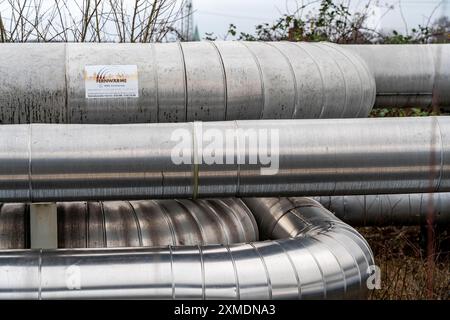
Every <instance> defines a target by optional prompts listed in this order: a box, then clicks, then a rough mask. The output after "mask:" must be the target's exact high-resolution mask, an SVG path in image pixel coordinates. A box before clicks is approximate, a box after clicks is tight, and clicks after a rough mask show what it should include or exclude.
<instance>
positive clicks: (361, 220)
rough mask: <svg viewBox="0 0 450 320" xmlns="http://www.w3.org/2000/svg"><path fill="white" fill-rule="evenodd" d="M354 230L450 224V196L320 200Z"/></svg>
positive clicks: (387, 195) (445, 194)
mask: <svg viewBox="0 0 450 320" xmlns="http://www.w3.org/2000/svg"><path fill="white" fill-rule="evenodd" d="M315 200H317V201H319V202H320V203H321V204H322V205H323V206H324V207H325V208H327V209H328V210H330V211H331V212H334V214H335V215H336V216H337V217H338V218H339V219H342V220H343V221H345V222H346V223H348V224H350V225H352V226H386V225H401V226H404V225H425V224H427V218H432V221H433V223H435V224H438V225H446V224H450V193H426V194H424V193H419V194H383V195H364V196H334V197H316V198H315Z"/></svg>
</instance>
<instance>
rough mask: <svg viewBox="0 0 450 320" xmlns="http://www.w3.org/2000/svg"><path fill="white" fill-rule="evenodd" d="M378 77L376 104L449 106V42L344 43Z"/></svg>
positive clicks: (381, 105)
mask: <svg viewBox="0 0 450 320" xmlns="http://www.w3.org/2000/svg"><path fill="white" fill-rule="evenodd" d="M343 47H344V48H345V49H347V50H349V51H352V52H353V53H356V54H358V55H360V56H361V58H362V59H363V60H364V61H365V62H366V64H367V65H368V66H369V68H370V70H371V71H372V72H373V75H374V77H375V81H376V88H377V97H376V102H375V106H376V107H428V106H431V105H432V104H433V105H435V106H440V107H449V106H450V93H449V92H450V90H449V86H450V82H449V81H450V58H449V57H450V45H448V44H433V45H429V44H417V45H413V44H409V45H395V44H394V45H345V46H343Z"/></svg>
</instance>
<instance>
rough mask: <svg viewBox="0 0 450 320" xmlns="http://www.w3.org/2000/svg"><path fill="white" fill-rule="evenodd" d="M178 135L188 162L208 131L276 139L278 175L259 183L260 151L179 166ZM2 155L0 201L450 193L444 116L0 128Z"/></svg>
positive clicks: (229, 150) (238, 148)
mask: <svg viewBox="0 0 450 320" xmlns="http://www.w3.org/2000/svg"><path fill="white" fill-rule="evenodd" d="M180 129H183V134H185V135H186V137H185V138H186V141H187V145H186V150H185V151H186V152H187V153H186V154H187V155H190V156H192V157H193V155H194V154H200V155H201V154H206V152H207V150H206V149H207V148H206V147H207V145H206V143H205V145H204V146H203V148H202V146H201V144H199V141H201V139H200V138H198V136H201V135H203V136H204V135H205V134H208V133H211V132H212V131H209V130H215V131H214V132H215V134H220V135H221V136H222V137H225V136H226V135H227V131H226V130H227V129H233V130H235V131H232V132H234V133H236V136H237V137H238V138H243V136H244V135H245V134H246V133H248V132H260V131H259V130H266V131H265V132H269V133H274V132H276V133H277V134H278V140H279V148H277V150H274V156H273V157H272V160H273V164H274V165H276V160H277V158H278V160H279V165H278V167H279V170H278V171H277V172H273V173H274V174H272V175H262V174H261V168H266V167H268V166H269V165H263V164H261V162H257V163H256V164H251V163H249V162H250V161H249V160H248V159H251V158H252V157H256V159H259V155H260V154H258V152H259V153H260V152H261V150H258V148H250V147H249V145H248V143H241V144H238V143H234V144H233V146H227V145H219V146H218V147H217V150H216V152H217V155H218V156H217V157H218V158H219V160H221V161H218V159H217V158H216V159H215V163H212V164H208V163H207V162H205V161H202V162H201V164H199V165H193V164H191V163H192V162H193V161H190V162H188V163H181V164H177V163H176V162H175V161H172V156H173V155H172V152H173V150H174V148H175V146H176V145H177V144H178V143H179V140H178V139H174V140H171V136H172V134H173V133H174V132H175V130H180ZM238 129H241V130H238ZM194 131H195V132H194ZM178 132H179V131H178ZM200 133H201V134H200ZM220 135H219V136H220ZM0 150H1V151H2V152H1V153H0V201H1V202H42V201H79V200H83V201H84V200H96V201H100V200H138V199H155V198H156V199H158V198H196V197H203V198H211V197H227V196H244V197H254V196H270V195H271V196H282V195H294V196H319V195H352V194H383V193H417V192H446V191H450V171H449V168H450V166H449V161H450V118H448V117H426V118H403V119H395V118H386V119H330V120H325V119H321V120H258V121H236V122H231V121H229V122H207V123H203V124H202V126H200V124H198V123H197V124H193V123H180V124H139V125H42V124H33V125H15V126H14V125H13V126H8V125H3V126H0ZM175 150H176V149H175ZM194 151H197V152H195V153H194ZM276 151H279V156H278V157H275V155H276ZM229 155H234V157H235V159H234V161H232V163H231V164H227V161H228V160H227V157H228V156H229ZM237 155H240V158H239V159H240V162H242V163H241V164H237V160H236V157H237ZM220 157H221V158H220ZM243 159H247V160H246V161H245V163H243V162H244V161H242V160H243ZM188 160H189V158H188ZM220 162H222V163H223V164H221V163H220ZM228 163H230V162H229V161H228Z"/></svg>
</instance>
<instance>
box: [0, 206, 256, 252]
mask: <svg viewBox="0 0 450 320" xmlns="http://www.w3.org/2000/svg"><path fill="white" fill-rule="evenodd" d="M57 207H58V248H119V247H158V246H167V245H174V246H178V245H192V246H193V245H207V244H232V243H243V242H250V241H257V240H258V227H257V225H256V222H255V219H254V217H253V214H252V213H251V212H250V210H249V209H248V208H247V207H246V206H245V204H244V203H243V202H242V201H241V200H240V199H236V198H227V199H210V200H201V199H199V200H195V201H192V200H184V199H181V200H154V201H123V202H87V203H86V202H67V203H64V202H61V203H58V205H57ZM28 221H29V206H28V205H25V204H4V205H1V206H0V249H26V248H29V243H28V241H29V240H28V237H29V227H28V225H27V223H28Z"/></svg>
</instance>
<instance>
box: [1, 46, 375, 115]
mask: <svg viewBox="0 0 450 320" xmlns="http://www.w3.org/2000/svg"><path fill="white" fill-rule="evenodd" d="M0 56H1V57H2V58H1V60H0V123H3V124H18V123H29V122H34V123H99V124H101V123H136V122H137V123H147V122H184V121H194V120H200V121H219V120H246V119H278V118H281V119H290V118H319V117H320V118H340V117H347V118H350V117H366V116H367V115H368V114H369V112H370V110H371V109H372V105H373V101H374V99H375V81H374V79H373V76H372V74H371V73H370V71H369V69H368V67H367V65H366V64H365V63H364V62H363V61H362V60H361V58H359V56H358V55H356V54H353V53H351V52H349V51H347V50H346V49H345V48H343V47H341V46H337V45H332V44H327V43H323V44H317V43H315V44H313V43H290V42H273V43H272V42H270V43H269V42H220V41H218V42H193V43H163V44H159V43H158V44H117V43H115V44H98V43H97V44H96V43H90V44H87V43H83V44H80V43H59V44H55V43H53V44H2V45H1V46H0ZM99 65H100V66H105V65H106V66H117V65H120V66H123V65H128V66H130V65H131V66H137V73H138V75H137V81H138V88H137V91H136V92H134V94H136V95H138V97H128V98H120V97H115V98H104V97H103V98H92V97H89V98H87V95H86V90H87V89H86V88H87V87H88V85H86V84H85V82H86V77H87V76H88V74H87V73H86V71H85V68H86V67H87V66H88V67H89V68H94V69H95V67H93V66H99ZM105 68H106V67H105ZM114 68H116V67H114ZM120 68H122V69H123V68H124V67H120ZM122 69H120V70H122ZM99 70H100V68H99ZM124 70H126V69H124ZM120 72H122V71H120ZM133 72H134V71H133ZM130 86H131V85H130ZM106 91H108V90H106ZM119 91H120V90H118V91H117V92H119ZM108 92H109V91H108ZM111 92H113V93H114V92H116V91H114V90H112V91H111ZM103 94H105V93H103Z"/></svg>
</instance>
